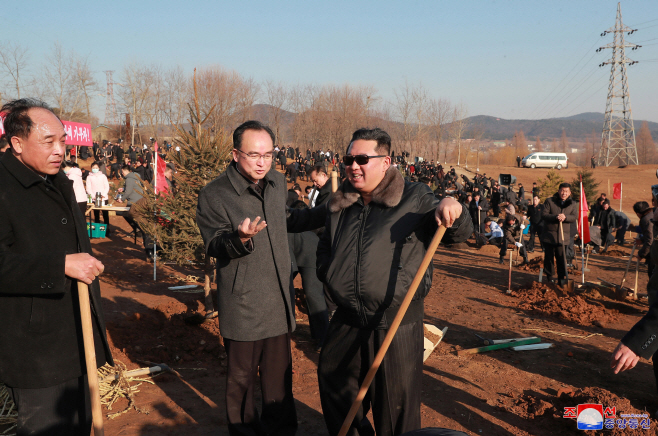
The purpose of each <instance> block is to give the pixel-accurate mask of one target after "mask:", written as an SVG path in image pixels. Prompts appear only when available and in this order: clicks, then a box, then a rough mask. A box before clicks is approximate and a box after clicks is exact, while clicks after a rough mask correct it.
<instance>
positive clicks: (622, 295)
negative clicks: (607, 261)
mask: <svg viewBox="0 0 658 436" xmlns="http://www.w3.org/2000/svg"><path fill="white" fill-rule="evenodd" d="M633 254H635V244H633V248H632V249H631V255H630V257H629V258H628V263H626V270H625V271H624V276H623V277H622V278H621V284H620V285H619V286H617V300H619V301H624V300H625V299H626V297H627V296H628V292H629V291H630V289H629V288H624V283H625V282H626V274H628V270H629V268H630V267H631V262H632V261H633Z"/></svg>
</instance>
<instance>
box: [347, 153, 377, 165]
mask: <svg viewBox="0 0 658 436" xmlns="http://www.w3.org/2000/svg"><path fill="white" fill-rule="evenodd" d="M375 157H387V155H385V154H382V155H379V156H368V155H367V154H357V155H356V156H343V163H344V164H345V165H347V166H351V165H352V164H353V163H354V161H356V164H357V165H368V162H370V159H372V158H375Z"/></svg>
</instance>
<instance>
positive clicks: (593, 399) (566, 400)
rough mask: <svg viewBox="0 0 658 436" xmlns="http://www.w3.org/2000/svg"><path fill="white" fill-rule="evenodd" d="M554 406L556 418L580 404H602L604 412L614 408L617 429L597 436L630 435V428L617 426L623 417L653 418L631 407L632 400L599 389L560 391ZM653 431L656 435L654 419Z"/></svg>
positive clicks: (599, 432)
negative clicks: (623, 428) (567, 408)
mask: <svg viewBox="0 0 658 436" xmlns="http://www.w3.org/2000/svg"><path fill="white" fill-rule="evenodd" d="M553 404H554V405H555V407H556V410H555V412H554V417H555V418H561V417H563V415H564V408H565V407H576V406H577V405H578V404H601V405H602V406H603V409H604V410H605V409H606V408H608V407H610V408H613V407H614V408H615V412H616V414H615V428H614V429H612V430H605V429H604V430H603V431H598V432H596V433H593V434H595V435H603V434H605V435H613V436H617V435H624V434H628V432H629V431H630V428H626V429H625V430H622V429H620V428H618V426H617V420H621V419H624V418H623V417H622V416H621V415H647V418H649V419H650V418H651V413H650V412H647V411H646V410H639V409H636V408H635V407H633V406H632V405H631V402H630V400H628V399H627V398H621V397H618V396H617V395H615V394H613V393H612V392H610V391H607V390H605V389H602V388H599V387H592V388H583V389H576V390H570V389H560V391H558V398H556V400H555V401H554V402H553ZM627 419H630V418H627ZM634 419H637V421H638V423H639V422H640V421H642V419H643V418H642V417H634ZM574 425H575V423H574ZM651 429H652V430H653V432H651V433H649V434H656V433H655V431H656V422H655V420H653V419H651ZM637 430H640V431H645V430H643V429H642V428H641V427H638V428H637Z"/></svg>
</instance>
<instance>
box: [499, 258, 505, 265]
mask: <svg viewBox="0 0 658 436" xmlns="http://www.w3.org/2000/svg"><path fill="white" fill-rule="evenodd" d="M498 263H500V264H503V263H505V258H504V257H502V256H501V257H500V259H498Z"/></svg>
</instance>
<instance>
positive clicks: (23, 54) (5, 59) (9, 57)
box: [0, 42, 28, 98]
mask: <svg viewBox="0 0 658 436" xmlns="http://www.w3.org/2000/svg"><path fill="white" fill-rule="evenodd" d="M27 63H28V53H27V48H26V47H23V46H21V45H20V44H17V43H12V42H4V43H2V44H0V67H1V68H2V70H3V71H4V73H5V75H6V76H9V78H10V79H11V82H13V85H12V87H13V88H14V89H15V90H16V98H21V89H22V86H23V76H24V75H25V70H26V68H27Z"/></svg>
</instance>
